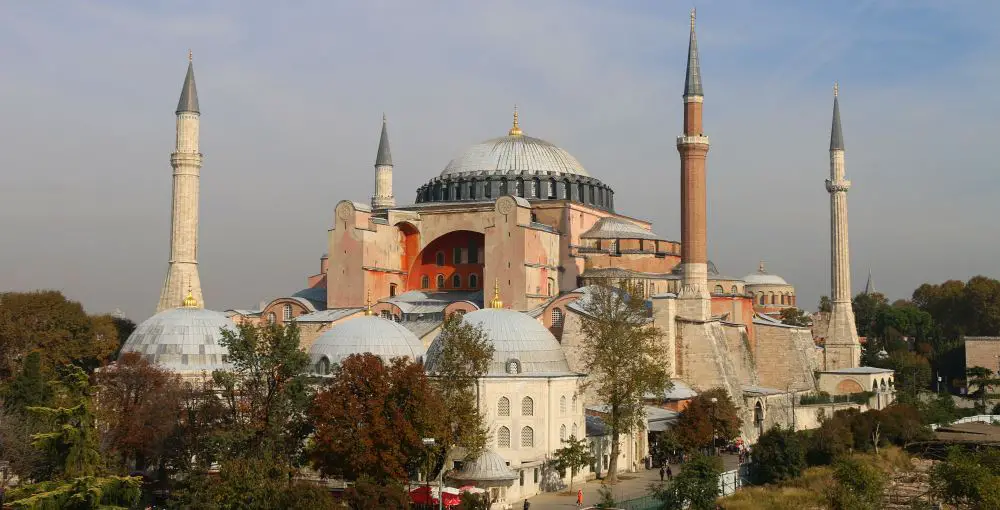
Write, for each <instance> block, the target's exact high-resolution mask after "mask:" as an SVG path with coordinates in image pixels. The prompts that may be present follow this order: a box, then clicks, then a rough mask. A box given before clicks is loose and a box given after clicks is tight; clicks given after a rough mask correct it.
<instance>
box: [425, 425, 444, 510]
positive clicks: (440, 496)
mask: <svg viewBox="0 0 1000 510" xmlns="http://www.w3.org/2000/svg"><path fill="white" fill-rule="evenodd" d="M421 442H423V443H424V446H426V447H427V449H428V450H430V449H431V448H433V447H434V445H435V444H436V443H437V441H435V440H434V438H433V437H425V438H423V439H421ZM430 461H431V456H430V451H428V454H427V474H426V475H425V477H424V485H426V486H427V487H428V488H429V487H430V483H431V468H430ZM443 483H444V466H441V472H440V473H439V474H438V510H441V509H442V508H444V487H443V486H442V484H443ZM430 495H431V491H430V490H428V491H427V496H428V497H430Z"/></svg>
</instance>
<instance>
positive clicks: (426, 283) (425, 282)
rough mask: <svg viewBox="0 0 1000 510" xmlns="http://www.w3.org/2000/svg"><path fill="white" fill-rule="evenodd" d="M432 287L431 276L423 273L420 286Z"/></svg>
mask: <svg viewBox="0 0 1000 510" xmlns="http://www.w3.org/2000/svg"><path fill="white" fill-rule="evenodd" d="M430 287H431V277H430V276H427V275H423V276H421V277H420V288H421V289H429V288H430Z"/></svg>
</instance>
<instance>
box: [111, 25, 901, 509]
mask: <svg viewBox="0 0 1000 510" xmlns="http://www.w3.org/2000/svg"><path fill="white" fill-rule="evenodd" d="M705 99H706V98H705V95H704V92H703V87H702V79H701V73H700V65H699V54H698V45H697V40H696V35H695V18H694V13H693V12H692V15H691V30H690V39H689V46H688V59H687V66H686V74H685V79H684V88H683V91H682V100H683V104H684V117H683V119H679V124H680V126H681V132H680V135H679V136H677V138H676V147H677V150H678V153H679V157H680V162H681V165H680V181H679V186H680V191H681V200H680V204H681V225H680V240H676V239H670V238H668V237H666V236H664V235H662V233H660V232H657V231H655V230H654V227H653V225H652V224H651V223H650V222H649V221H646V220H643V219H639V218H633V217H630V216H627V215H626V213H627V211H619V210H618V208H617V207H616V204H615V191H614V190H613V189H612V188H611V187H610V186H608V185H607V184H605V183H604V182H602V181H601V180H600V179H599V174H596V175H595V174H592V173H591V172H590V171H589V170H588V169H586V168H585V167H584V165H583V164H581V162H580V161H578V160H577V159H576V158H574V157H573V156H572V155H571V154H570V153H569V152H567V151H566V150H565V149H563V148H561V147H559V146H557V145H555V144H553V143H552V142H549V141H546V140H544V139H542V138H536V137H534V136H529V134H527V132H528V131H530V130H529V129H528V128H527V127H524V128H523V127H522V125H521V122H520V119H519V117H518V111H517V109H516V108H515V110H514V113H513V121H512V123H511V124H508V126H509V127H508V128H507V129H506V134H504V135H503V136H498V137H496V138H493V139H490V140H486V141H483V142H480V143H477V144H474V145H472V146H471V147H469V148H467V149H466V150H465V151H464V152H462V153H461V154H460V155H459V156H458V157H456V158H454V159H452V160H451V161H450V162H448V163H447V164H446V165H445V166H444V170H443V171H442V172H441V173H440V174H439V175H436V176H429V179H428V180H427V182H426V184H424V185H422V186H420V187H419V188H417V189H416V190H415V193H414V194H413V195H411V196H412V197H413V201H412V203H409V204H405V205H403V200H401V199H398V198H397V196H396V194H395V191H399V190H394V189H393V168H394V161H393V157H392V152H391V150H390V137H389V126H388V122H387V120H386V118H385V117H383V120H382V129H381V134H380V138H379V141H378V146H377V150H376V151H375V164H374V177H375V179H374V191H373V193H372V196H371V197H370V200H365V201H363V202H362V201H355V200H347V199H345V200H342V201H340V202H339V203H337V204H336V205H335V207H334V208H333V209H334V215H333V216H334V220H333V224H332V225H331V226H330V228H329V230H328V232H327V240H328V251H327V253H326V254H324V255H323V256H322V257H321V258H320V260H319V267H318V272H317V273H316V274H313V275H307V276H305V277H304V280H305V286H304V288H302V289H301V290H299V291H297V292H294V293H291V294H289V295H286V296H281V297H278V298H274V299H271V300H270V301H268V302H266V303H265V304H264V305H263V306H261V307H260V308H259V309H255V310H244V309H230V310H226V311H224V312H212V311H208V310H205V309H204V303H203V301H202V294H201V287H200V280H199V278H198V266H197V242H198V200H199V192H198V181H199V179H200V171H201V153H200V147H199V119H200V105H199V103H198V97H197V89H196V86H195V80H194V71H193V64H192V63H190V62H189V65H188V69H187V75H186V77H185V80H184V85H183V88H182V93H181V97H180V101H179V103H178V106H177V111H176V114H177V139H176V151H175V152H174V154H173V155H172V156H171V164H172V166H173V169H174V184H173V202H172V221H171V235H170V240H171V241H170V247H171V248H170V259H169V265H168V267H169V269H168V272H167V277H166V279H165V281H164V285H163V288H162V292H161V295H160V301H159V306H158V308H157V312H158V313H157V314H156V315H155V316H153V317H152V318H150V319H148V320H147V321H145V322H143V323H142V324H141V325H139V327H138V328H137V329H136V331H135V333H134V334H133V335H132V336H131V337H130V338H129V340H128V342H127V343H126V345H125V348H124V349H123V350H129V351H139V352H142V353H144V354H146V356H147V358H148V359H150V360H151V361H155V362H157V363H160V364H162V365H164V366H166V367H168V368H171V369H173V370H175V371H177V372H180V373H182V374H186V375H187V376H197V375H198V374H205V373H210V372H211V371H212V370H214V369H218V368H224V367H225V366H227V365H228V356H227V354H226V352H225V349H224V348H222V347H221V346H220V345H219V344H218V338H219V336H220V335H219V331H220V329H221V328H232V327H233V326H234V325H235V324H238V323H241V322H245V321H250V322H255V323H264V322H282V323H289V322H292V321H294V322H295V323H296V324H297V325H298V326H299V328H300V330H301V339H302V345H301V347H302V349H304V350H306V351H308V352H309V353H310V356H311V359H312V362H313V367H312V371H313V373H315V374H316V375H318V376H324V375H326V374H328V373H329V372H330V369H331V367H332V366H333V365H335V364H336V363H338V362H339V361H340V360H342V359H343V358H345V357H346V356H348V355H350V354H353V353H358V352H371V353H374V354H377V355H379V356H382V357H384V358H385V359H389V358H392V357H396V356H406V357H410V358H412V359H414V360H416V361H420V362H423V363H424V365H425V367H426V368H427V370H428V371H429V372H430V373H432V372H433V367H434V363H435V356H436V353H437V352H439V350H440V345H438V344H436V343H435V341H436V339H437V337H438V333H439V332H440V328H441V325H442V323H443V321H444V319H445V317H447V316H449V315H451V314H453V313H458V314H463V315H464V318H463V320H465V321H468V322H470V323H473V324H478V325H480V326H482V328H483V331H484V332H485V333H486V335H487V337H488V338H489V339H490V341H491V342H492V343H493V344H494V347H495V348H496V354H495V356H494V360H493V363H492V364H491V365H490V369H489V371H488V373H487V375H486V376H485V377H484V378H483V379H482V381H481V382H480V389H481V395H482V398H481V404H480V408H481V411H482V412H483V413H484V415H485V416H486V417H487V423H488V425H489V426H490V429H491V435H492V439H491V444H490V448H489V449H488V450H487V453H485V454H484V455H483V457H481V458H479V459H476V460H475V461H473V462H468V463H466V464H465V465H464V466H463V467H462V468H461V470H460V471H459V472H458V473H456V474H455V475H453V478H455V479H460V480H466V481H469V482H471V483H475V482H476V481H477V478H476V477H480V481H486V477H492V479H491V480H492V481H490V482H489V483H488V484H487V485H489V484H493V485H492V486H491V490H494V491H495V492H496V493H498V494H497V495H498V496H502V497H503V498H504V499H506V500H508V501H512V500H514V499H517V498H520V497H524V496H525V495H531V494H535V493H537V492H540V491H542V490H546V480H545V476H541V477H540V476H539V470H540V469H541V468H542V466H543V463H544V462H545V459H546V458H547V457H548V456H550V455H551V452H553V451H554V450H555V449H557V448H559V447H560V441H561V440H562V439H565V438H566V437H568V436H569V435H575V436H577V437H581V435H583V434H586V435H587V436H588V439H589V440H591V444H592V447H593V448H596V449H599V448H600V444H599V443H600V437H599V436H600V434H601V433H600V432H597V431H599V430H600V416H601V412H602V411H601V410H602V405H603V404H604V403H603V402H600V401H599V400H598V399H597V398H596V396H595V395H593V394H591V393H588V392H583V391H581V390H580V385H581V383H582V382H583V381H584V380H585V379H586V378H587V376H588V375H587V368H586V366H584V365H583V363H582V361H581V359H582V356H581V348H582V347H581V346H582V342H583V335H582V333H581V323H582V322H581V321H583V320H586V317H587V307H586V303H587V300H588V296H589V295H590V292H591V290H590V289H591V286H592V285H595V284H602V283H606V284H611V285H616V284H618V283H619V282H622V281H627V282H629V283H630V284H632V285H633V286H634V288H636V289H639V291H641V292H642V293H643V297H644V298H645V299H646V300H647V303H648V306H649V309H650V320H652V321H653V323H654V324H655V325H656V326H657V327H659V328H660V329H661V330H662V331H663V333H664V335H663V338H662V342H664V343H665V346H666V348H667V351H668V352H669V363H668V365H669V366H668V367H667V368H668V370H669V372H670V374H671V378H672V380H673V383H674V386H673V389H672V390H669V391H668V392H667V393H666V394H665V395H650V396H648V406H647V422H648V426H647V430H648V431H654V430H663V428H664V427H668V426H670V424H671V423H673V422H674V421H676V417H677V413H678V412H680V411H682V410H683V409H684V406H685V405H686V404H685V402H686V401H687V400H689V399H690V398H692V397H693V396H695V395H697V394H698V393H699V392H702V391H705V390H708V389H711V388H717V387H721V388H724V389H725V390H726V391H727V392H728V394H729V395H730V396H731V398H732V399H733V401H734V402H735V403H736V404H737V406H738V407H739V409H740V411H741V413H742V417H743V423H744V426H743V431H742V436H743V437H744V438H745V439H746V440H747V441H749V442H751V443H752V442H753V441H755V440H756V438H757V437H758V435H759V434H760V433H761V432H762V431H763V430H766V429H768V428H770V427H773V426H775V425H782V426H785V427H788V426H796V427H798V428H807V427H810V426H817V424H818V420H819V419H820V418H819V415H821V414H822V412H826V413H828V414H829V413H831V412H832V410H822V409H820V408H817V407H803V406H796V405H795V403H794V402H795V400H796V399H797V398H798V397H799V396H800V395H802V394H808V393H815V392H818V391H825V392H828V393H831V394H857V393H863V392H872V393H873V397H872V400H871V403H870V404H869V405H870V406H872V407H882V406H884V405H886V404H887V403H888V402H890V401H891V400H892V395H893V378H894V377H893V373H892V371H889V370H885V369H877V368H870V367H862V366H860V352H861V345H860V343H859V341H858V337H857V333H856V329H855V327H854V316H853V312H852V311H851V304H850V263H849V260H850V257H849V247H848V236H847V202H846V193H847V190H848V189H849V187H850V181H847V180H846V179H845V178H844V170H845V165H844V145H843V135H842V130H841V125H840V109H839V98H838V94H837V93H836V92H835V95H834V107H833V108H834V110H833V124H832V128H831V140H830V162H831V163H830V179H829V180H827V181H826V187H827V190H828V192H829V193H830V195H831V284H832V289H831V297H832V305H833V311H832V313H831V314H830V317H829V330H828V331H827V332H825V333H823V332H820V334H817V335H815V337H814V335H813V333H812V332H811V331H810V329H809V328H806V327H799V326H790V325H786V324H783V323H782V322H781V321H780V320H779V319H778V318H777V317H778V314H779V312H780V311H781V310H783V309H785V308H792V307H796V306H797V305H798V303H797V299H796V294H795V288H794V287H793V286H792V285H791V284H789V283H788V282H786V281H785V280H784V279H783V278H781V277H780V276H778V275H776V274H772V273H770V272H768V271H767V270H766V268H765V264H764V262H760V265H759V269H758V271H756V272H754V273H751V274H749V275H745V276H743V277H731V276H725V275H724V274H723V273H721V272H720V270H719V269H718V268H716V267H715V265H714V264H713V263H712V262H711V261H710V260H708V258H707V227H706V195H707V193H708V191H709V190H708V189H707V187H706V180H705V174H706V171H707V169H708V158H707V156H708V153H709V148H710V146H711V144H710V141H709V137H708V136H707V135H706V130H705V129H704V128H703V126H702V108H703V106H704V102H705ZM500 132H501V133H502V132H503V131H500ZM662 178H663V179H664V181H665V182H666V181H667V180H668V179H673V178H674V177H672V176H669V175H667V174H666V173H664V175H662ZM817 180H818V179H817ZM397 202H399V203H397ZM331 205H333V204H331ZM661 232H662V231H661ZM842 407H843V406H841V408H842ZM821 411H822V412H821ZM623 445H624V446H623V450H624V451H623V452H622V458H621V459H620V460H619V467H620V468H621V469H633V468H634V467H635V466H638V465H641V463H642V459H643V458H644V457H645V456H646V455H647V454H648V451H649V450H648V449H649V444H648V437H647V436H646V434H645V433H641V434H640V433H636V434H634V437H632V438H631V440H628V441H623ZM602 451H603V450H602ZM606 467H607V458H606V452H605V454H601V455H598V461H597V462H596V463H595V465H594V466H592V467H591V469H590V470H588V472H587V473H582V474H581V475H580V476H582V477H583V476H587V475H588V474H589V475H590V476H593V474H599V473H600V472H601V470H602V469H605V468H606ZM483 473H486V474H485V475H484V474H483ZM498 481H499V482H498Z"/></svg>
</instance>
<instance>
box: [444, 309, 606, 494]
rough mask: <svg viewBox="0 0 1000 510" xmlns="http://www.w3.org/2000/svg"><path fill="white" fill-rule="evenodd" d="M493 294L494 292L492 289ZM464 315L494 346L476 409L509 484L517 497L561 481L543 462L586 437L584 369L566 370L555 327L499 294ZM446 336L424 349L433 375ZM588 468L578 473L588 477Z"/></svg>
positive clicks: (490, 446)
mask: <svg viewBox="0 0 1000 510" xmlns="http://www.w3.org/2000/svg"><path fill="white" fill-rule="evenodd" d="M495 292H496V291H495ZM463 321H464V322H466V323H467V324H471V325H474V326H479V327H481V328H482V330H483V332H484V333H485V334H486V337H487V338H488V339H489V341H490V343H492V344H493V347H494V349H495V352H494V354H493V360H492V362H491V363H490V366H489V370H488V371H487V373H486V376H485V377H483V378H481V379H480V381H479V410H480V412H481V413H482V414H483V416H484V417H485V419H486V426H487V427H488V428H489V431H490V437H491V439H490V442H489V443H487V448H489V449H492V450H493V451H494V452H495V453H496V454H497V455H499V456H500V457H502V458H503V460H504V461H505V462H506V464H507V465H508V466H509V467H510V469H511V470H512V471H513V472H514V473H515V474H516V475H517V479H518V481H517V482H515V483H514V484H513V485H512V486H511V487H509V488H508V489H507V490H506V499H507V501H514V500H517V499H521V498H525V497H529V496H532V495H534V494H537V493H539V492H542V491H543V490H546V489H551V488H552V487H546V486H545V484H547V483H552V482H553V481H554V480H553V478H552V477H553V476H555V481H562V482H565V481H568V480H560V478H559V477H558V475H557V474H554V473H545V472H544V470H543V468H544V463H545V461H546V459H551V457H552V453H553V452H554V451H555V450H558V449H559V448H561V447H562V446H563V445H562V441H563V440H565V439H568V438H569V437H570V436H572V435H575V436H576V437H577V439H581V438H584V437H585V436H586V419H585V418H584V408H583V399H582V398H581V395H580V383H581V382H582V381H583V379H584V377H585V376H584V374H580V373H578V372H573V371H572V370H570V368H569V363H568V362H567V360H566V354H565V353H564V352H563V350H562V348H561V347H560V345H559V342H558V341H556V339H555V337H553V336H552V333H550V332H549V330H548V329H546V328H545V327H544V326H543V325H542V324H541V323H540V322H538V320H536V319H534V318H532V317H531V316H529V315H527V314H525V313H522V312H517V311H514V310H508V309H504V308H503V303H502V302H501V301H500V298H499V296H498V295H496V293H495V295H494V298H493V300H492V301H491V302H490V304H489V308H485V309H483V310H477V311H474V312H469V313H466V314H465V315H464V316H463ZM443 342H444V339H443V338H442V336H441V335H438V337H437V338H435V339H434V342H433V343H432V344H431V346H430V348H428V349H427V372H428V373H429V374H430V375H431V376H432V377H433V375H434V372H435V368H436V365H437V362H438V359H439V357H440V355H441V352H442V349H443V347H444V345H443ZM587 473H589V471H586V470H584V472H583V473H578V474H577V476H578V478H581V479H582V478H584V477H585V475H586V474H587Z"/></svg>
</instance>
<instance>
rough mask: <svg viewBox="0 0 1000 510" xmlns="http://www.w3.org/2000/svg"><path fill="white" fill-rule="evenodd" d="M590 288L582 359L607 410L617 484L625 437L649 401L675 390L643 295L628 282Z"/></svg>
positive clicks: (611, 469) (640, 420)
mask: <svg viewBox="0 0 1000 510" xmlns="http://www.w3.org/2000/svg"><path fill="white" fill-rule="evenodd" d="M589 289H590V291H589V300H587V302H586V304H585V305H584V314H583V316H582V317H583V318H582V321H581V324H580V329H581V332H582V333H583V335H582V336H583V344H582V353H581V354H582V356H581V357H582V361H583V365H584V366H586V367H587V372H588V373H589V374H590V377H589V378H588V380H587V382H586V383H585V385H586V386H589V387H591V388H593V389H594V392H595V393H596V395H597V397H598V398H599V399H600V401H601V402H603V403H604V404H605V405H606V406H607V414H606V416H605V417H604V421H605V423H606V424H607V426H608V429H609V433H610V435H611V462H610V464H609V466H608V476H607V479H606V482H607V483H611V484H613V483H615V482H616V481H617V479H618V456H619V451H620V449H621V444H620V438H621V435H622V434H629V433H632V432H633V431H635V430H638V429H639V427H641V426H642V424H643V421H644V414H643V405H644V401H643V397H644V396H645V395H647V394H650V393H662V392H663V391H664V390H666V389H667V388H669V387H670V385H671V383H670V374H669V372H668V371H667V352H666V348H665V346H664V344H663V343H662V342H660V339H661V338H662V336H663V333H662V332H661V331H660V329H659V328H657V327H656V326H655V325H653V323H652V321H651V320H650V319H649V317H648V313H647V310H646V303H645V301H644V300H643V298H642V293H641V292H638V291H637V290H638V289H632V288H631V286H630V285H629V284H627V283H625V282H622V283H621V284H620V288H618V289H614V288H612V287H609V286H607V285H603V284H602V285H592V286H590V287H589Z"/></svg>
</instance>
